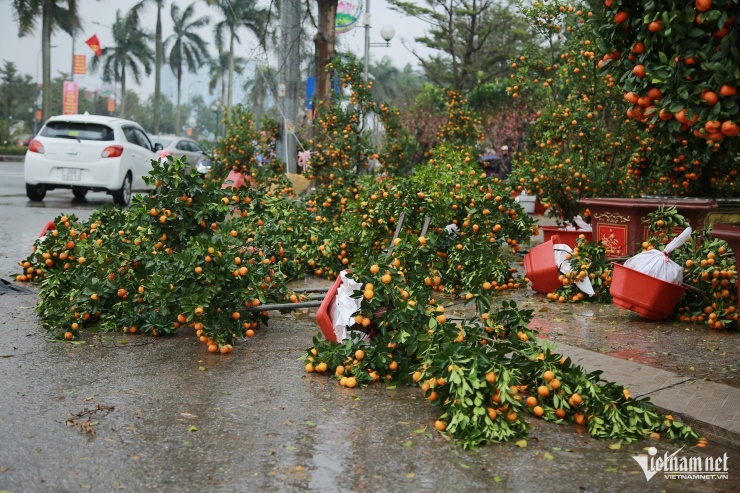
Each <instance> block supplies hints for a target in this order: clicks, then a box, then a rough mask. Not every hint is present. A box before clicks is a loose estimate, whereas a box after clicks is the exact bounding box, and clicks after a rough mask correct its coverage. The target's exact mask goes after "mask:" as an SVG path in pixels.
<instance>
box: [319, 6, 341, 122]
mask: <svg viewBox="0 0 740 493" xmlns="http://www.w3.org/2000/svg"><path fill="white" fill-rule="evenodd" d="M316 3H317V4H318V7H319V15H318V23H319V26H318V27H319V30H318V32H317V33H316V35H315V36H314V37H313V42H314V47H315V49H316V92H315V94H314V96H315V98H316V101H317V102H318V104H317V105H318V106H323V107H329V106H330V105H331V87H332V77H331V75H330V74H327V73H326V65H327V64H328V63H329V62H331V60H332V58H334V41H335V36H336V19H337V5H338V3H339V0H316Z"/></svg>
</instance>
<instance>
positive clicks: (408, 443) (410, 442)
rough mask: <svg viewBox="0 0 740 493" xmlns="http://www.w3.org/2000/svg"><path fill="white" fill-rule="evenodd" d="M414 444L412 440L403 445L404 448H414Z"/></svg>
mask: <svg viewBox="0 0 740 493" xmlns="http://www.w3.org/2000/svg"><path fill="white" fill-rule="evenodd" d="M413 444H414V443H413V442H412V441H411V440H409V441H407V442H406V443H404V444H403V446H404V447H410V446H412V445H413Z"/></svg>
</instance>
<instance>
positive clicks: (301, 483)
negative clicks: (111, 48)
mask: <svg viewBox="0 0 740 493" xmlns="http://www.w3.org/2000/svg"><path fill="white" fill-rule="evenodd" d="M23 187H24V185H23V180H22V167H21V165H18V164H7V163H0V277H2V278H4V279H10V278H11V276H10V275H11V274H12V273H15V272H16V263H17V261H18V260H21V259H22V258H24V257H25V256H26V255H27V254H28V253H29V252H30V246H31V244H32V243H33V240H34V239H35V238H36V237H37V236H38V234H39V233H40V231H41V229H42V228H43V225H44V224H45V223H46V222H47V221H48V220H50V219H52V218H53V217H55V216H56V215H58V214H60V213H62V212H65V213H69V212H72V213H75V214H76V215H77V216H79V217H86V216H87V214H89V212H90V210H91V209H92V208H94V207H98V206H100V205H101V204H102V203H108V202H110V197H109V196H107V195H104V194H91V197H90V201H89V202H88V203H86V204H72V202H71V200H72V194H71V192H68V191H57V192H51V193H50V194H49V197H48V198H47V199H46V200H45V201H44V202H43V203H42V204H40V205H38V204H30V203H29V202H28V201H27V199H26V197H25V190H24V188H23ZM314 282H323V281H316V280H314ZM37 301H38V298H37V296H35V295H25V296H16V295H3V296H0V375H1V377H0V491H10V492H13V493H21V492H23V493H25V492H32V493H33V492H79V491H91V492H96V491H97V492H112V491H128V492H148V491H165V492H169V491H173V492H180V491H182V492H191V491H192V492H196V491H197V492H201V491H219V492H241V491H245V492H252V491H254V492H263V491H265V492H282V491H322V492H345V491H346V492H350V491H357V492H387V491H398V492H417V491H429V492H448V491H455V492H480V491H514V492H533V491H538V490H539V491H548V492H550V491H555V492H560V491H562V492H571V491H580V492H583V491H593V492H596V491H620V492H623V491H669V492H670V491H676V492H679V491H680V492H686V491H697V492H710V491H728V492H729V491H738V490H740V481H739V480H738V479H739V476H740V473H739V472H738V471H740V455H739V454H738V453H737V452H736V451H733V450H728V449H725V448H722V447H718V446H710V447H709V448H707V449H703V450H699V449H696V448H693V447H687V448H684V449H683V450H682V451H681V452H680V454H685V455H688V456H693V455H699V456H702V457H705V456H713V457H718V456H721V455H722V454H723V453H725V452H727V453H728V454H729V455H730V462H729V464H730V474H731V476H730V479H729V480H716V481H699V480H685V481H669V480H665V479H664V478H662V477H661V476H660V475H658V476H656V477H654V478H652V479H651V480H650V481H649V482H647V481H646V480H645V476H644V475H643V473H642V471H641V470H640V468H639V467H638V465H637V463H636V462H635V461H634V460H633V459H632V458H631V456H632V455H635V454H637V453H644V449H645V448H647V447H649V446H656V447H657V448H658V449H659V451H660V452H661V454H662V453H663V451H668V452H669V453H670V452H672V451H675V450H678V448H679V447H680V445H676V444H672V443H668V442H666V441H663V440H661V441H657V442H656V441H646V442H642V443H638V444H633V445H629V446H627V445H622V447H621V449H619V450H613V449H611V448H610V447H609V445H612V443H610V442H600V441H597V440H593V439H591V438H590V437H589V436H588V435H587V434H585V433H584V432H583V430H582V429H579V428H577V427H575V426H557V425H552V424H547V423H542V422H540V421H536V420H534V419H531V420H530V422H532V425H533V426H532V430H531V433H530V437H529V439H528V441H527V446H526V447H519V446H517V445H515V444H514V443H506V444H495V445H490V446H486V447H481V448H480V449H478V450H476V451H466V450H463V449H462V448H461V447H459V446H458V445H456V444H455V443H454V442H452V441H449V440H447V439H446V438H445V437H443V436H442V435H440V434H438V433H437V432H436V431H434V430H433V423H434V420H435V419H436V413H435V410H436V409H435V408H434V407H433V406H431V405H429V404H428V403H427V402H426V401H425V400H424V399H423V398H422V396H421V392H420V391H419V390H418V389H412V388H404V387H398V388H393V387H392V386H387V385H382V384H376V385H373V386H371V387H368V388H365V389H346V388H342V387H340V386H339V385H338V383H337V382H336V381H334V380H332V379H330V378H328V377H326V376H322V375H315V374H311V375H307V374H306V373H305V372H304V371H303V363H302V362H301V361H299V357H300V356H301V354H302V353H303V351H304V350H305V349H306V348H307V347H308V346H310V345H311V338H312V337H313V336H314V335H315V334H316V333H317V332H318V328H317V326H316V324H315V321H314V319H313V316H312V314H311V313H299V312H292V313H289V314H285V315H276V316H274V317H272V320H271V323H270V326H269V328H266V329H260V330H259V331H258V333H257V336H256V337H254V338H253V339H250V340H248V341H245V342H242V343H240V344H239V345H237V346H236V347H235V349H234V352H233V353H232V354H230V355H227V356H221V355H212V354H209V353H207V352H205V350H204V348H203V345H202V344H200V343H198V342H197V339H196V337H195V336H194V334H193V332H192V330H190V329H186V330H184V331H182V332H181V333H180V334H179V335H178V336H176V337H172V338H158V339H150V338H147V337H143V336H135V335H128V334H104V333H95V332H91V331H85V332H84V337H83V340H82V341H81V343H79V344H69V343H63V342H57V341H52V340H49V339H48V338H47V337H46V335H45V332H44V330H43V329H42V328H41V325H40V322H39V320H38V318H37V317H36V315H35V312H34V305H35V303H37ZM75 418H76V421H77V422H78V423H79V422H81V421H84V420H85V419H89V420H90V421H91V422H92V423H94V424H93V426H92V429H93V430H95V435H94V436H93V435H92V434H91V433H87V432H85V431H84V430H80V429H78V427H77V426H75V425H74V420H75ZM69 420H72V422H71V423H72V426H69V425H68V421H69Z"/></svg>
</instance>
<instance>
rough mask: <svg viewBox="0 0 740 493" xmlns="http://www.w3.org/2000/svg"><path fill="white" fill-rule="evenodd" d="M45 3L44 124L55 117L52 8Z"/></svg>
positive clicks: (42, 100)
mask: <svg viewBox="0 0 740 493" xmlns="http://www.w3.org/2000/svg"><path fill="white" fill-rule="evenodd" d="M49 3H50V2H48V1H45V2H44V6H43V11H42V14H41V15H42V21H41V58H42V62H41V63H42V65H43V67H42V73H43V76H42V82H41V87H42V91H43V93H42V96H41V98H42V99H41V110H42V113H43V114H42V118H41V123H42V124H43V123H44V122H45V121H46V120H48V119H49V118H50V117H52V116H53V115H52V114H51V6H50V5H49Z"/></svg>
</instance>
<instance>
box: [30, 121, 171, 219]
mask: <svg viewBox="0 0 740 493" xmlns="http://www.w3.org/2000/svg"><path fill="white" fill-rule="evenodd" d="M160 150H161V147H160V146H155V145H154V144H152V142H151V141H150V140H149V137H147V134H146V132H145V131H144V129H143V128H141V126H140V125H139V124H137V123H135V122H132V121H130V120H123V119H121V118H114V117H111V116H100V115H89V114H84V115H63V116H54V117H51V118H49V120H48V121H47V122H46V123H45V124H44V126H43V127H42V128H41V131H40V132H39V133H38V135H37V136H36V137H35V138H34V139H33V140H32V141H31V142H30V143H29V145H28V151H27V152H26V160H25V165H24V176H25V180H26V195H27V196H28V198H29V199H30V200H33V201H36V202H38V201H41V200H43V199H44V197H45V196H46V191H47V190H54V189H55V188H66V189H71V190H72V193H73V194H74V196H75V197H76V198H78V199H81V198H84V197H85V195H86V194H87V192H88V191H89V190H92V191H94V192H107V193H109V194H111V195H112V196H113V202H115V203H116V204H118V205H121V206H124V207H126V206H128V204H129V203H130V202H131V194H132V191H134V190H137V191H139V190H148V189H151V188H152V187H150V186H147V185H146V184H145V183H144V180H143V177H144V176H145V175H147V174H149V172H150V171H151V169H152V160H154V161H157V160H158V159H159V156H158V155H157V152H158V151H160Z"/></svg>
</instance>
